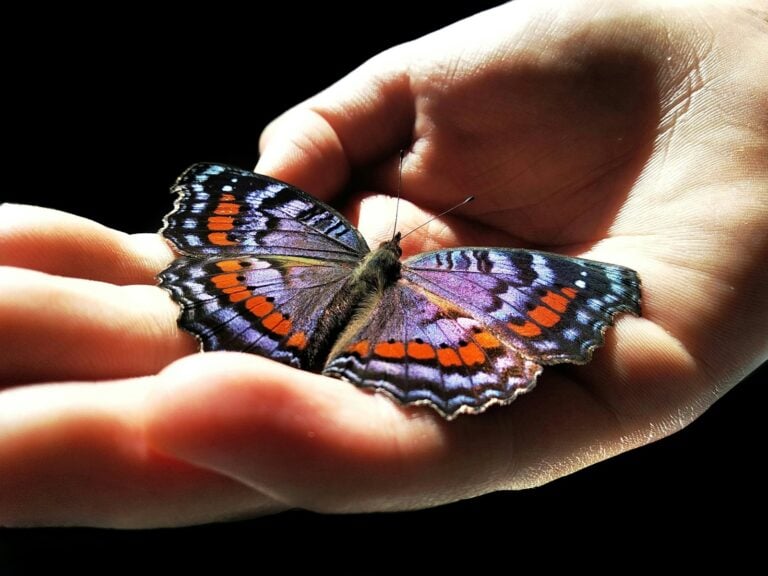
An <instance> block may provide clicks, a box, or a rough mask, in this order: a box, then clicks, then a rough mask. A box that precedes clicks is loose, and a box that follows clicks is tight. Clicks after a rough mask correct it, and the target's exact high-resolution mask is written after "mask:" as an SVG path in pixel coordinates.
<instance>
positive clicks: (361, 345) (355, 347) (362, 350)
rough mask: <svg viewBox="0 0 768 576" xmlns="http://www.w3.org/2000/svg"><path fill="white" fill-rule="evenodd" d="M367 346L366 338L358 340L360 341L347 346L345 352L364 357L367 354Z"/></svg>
mask: <svg viewBox="0 0 768 576" xmlns="http://www.w3.org/2000/svg"><path fill="white" fill-rule="evenodd" d="M369 348H370V346H369V344H368V340H360V342H355V343H354V344H350V345H349V346H347V352H352V353H354V354H357V355H358V356H360V357H361V358H364V357H365V356H368V350H369Z"/></svg>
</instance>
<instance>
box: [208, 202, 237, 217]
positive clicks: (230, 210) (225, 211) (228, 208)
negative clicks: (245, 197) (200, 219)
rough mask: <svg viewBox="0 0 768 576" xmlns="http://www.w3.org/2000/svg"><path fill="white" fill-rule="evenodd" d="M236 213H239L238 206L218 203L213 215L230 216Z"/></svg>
mask: <svg viewBox="0 0 768 576" xmlns="http://www.w3.org/2000/svg"><path fill="white" fill-rule="evenodd" d="M238 212H240V205H239V204H232V203H230V202H219V205H218V206H216V209H215V210H214V211H213V213H214V214H219V215H220V216H232V215H233V214H237V213H238Z"/></svg>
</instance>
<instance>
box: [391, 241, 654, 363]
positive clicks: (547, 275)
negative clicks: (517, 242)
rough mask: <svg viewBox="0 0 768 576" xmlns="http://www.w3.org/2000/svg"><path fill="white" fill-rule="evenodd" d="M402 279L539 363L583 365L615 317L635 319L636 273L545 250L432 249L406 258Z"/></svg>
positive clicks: (638, 303) (637, 280) (638, 287)
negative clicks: (456, 308) (622, 314)
mask: <svg viewBox="0 0 768 576" xmlns="http://www.w3.org/2000/svg"><path fill="white" fill-rule="evenodd" d="M403 277H404V278H406V279H408V280H410V281H411V282H414V283H416V284H418V285H419V286H420V287H421V288H423V289H424V290H426V291H428V292H430V293H431V294H433V295H435V297H437V298H441V299H444V300H447V301H451V302H455V303H457V305H459V306H460V307H461V308H462V310H464V311H465V312H467V313H468V314H470V315H472V316H473V317H475V318H477V319H478V320H480V321H482V322H483V324H484V325H486V326H487V327H488V328H489V329H491V330H492V331H493V332H494V333H495V334H498V335H499V336H500V337H501V338H502V339H503V340H504V341H505V342H508V343H509V344H510V345H512V346H514V347H515V348H517V349H518V350H520V351H521V352H522V353H523V354H525V355H526V356H527V357H529V358H532V359H535V360H536V361H537V362H541V363H543V364H556V363H559V362H573V363H576V364H583V363H585V362H588V361H589V359H590V356H591V353H592V350H593V349H594V348H596V347H598V346H600V345H602V343H603V333H604V332H605V329H606V328H607V327H608V326H609V325H610V324H612V322H613V318H614V316H615V315H616V314H618V313H620V312H630V313H632V314H634V315H636V316H639V315H640V279H639V278H638V276H637V273H636V272H635V271H634V270H630V269H629V268H625V267H623V266H618V265H615V264H606V263H603V262H596V261H594V260H587V259H583V258H571V257H568V256H562V255H559V254H551V253H548V252H537V251H532V250H514V249H504V248H456V249H450V250H437V251H434V252H426V253H424V254H418V255H416V256H414V257H412V258H409V259H408V260H407V261H405V262H404V263H403Z"/></svg>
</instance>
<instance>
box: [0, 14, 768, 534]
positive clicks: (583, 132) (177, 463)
mask: <svg viewBox="0 0 768 576" xmlns="http://www.w3.org/2000/svg"><path fill="white" fill-rule="evenodd" d="M403 147H405V148H407V149H408V152H407V155H406V159H405V163H404V167H403V174H402V178H403V189H404V191H405V196H406V197H407V200H404V201H403V202H402V203H401V206H400V225H399V229H400V230H409V229H410V228H412V227H413V226H415V225H416V224H420V223H422V222H423V221H424V220H425V218H426V216H427V215H428V214H430V213H434V212H437V211H439V210H440V209H443V208H445V207H448V206H450V205H452V204H455V203H458V202H460V201H461V200H462V199H463V198H464V197H466V196H467V194H468V193H471V194H474V195H475V196H477V197H478V200H479V201H477V202H475V203H473V204H471V205H468V206H466V207H464V208H462V209H461V211H460V212H461V217H459V216H457V215H454V216H453V217H446V218H443V219H441V220H439V221H436V222H433V223H431V224H430V225H429V226H427V227H425V228H422V229H421V230H420V231H418V232H417V233H415V234H413V235H411V236H409V237H408V238H407V239H406V240H405V241H404V242H403V249H404V255H405V256H407V255H409V254H412V253H414V252H418V251H422V250H429V249H434V248H438V247H441V246H458V245H465V244H468V245H501V246H530V247H537V248H543V249H548V250H553V251H557V252H561V253H567V254H573V255H580V256H585V257H588V258H594V259H597V260H603V261H607V262H614V263H618V264H622V265H625V266H629V267H631V268H634V269H636V270H637V271H638V272H639V273H640V276H641V278H642V281H643V317H642V318H634V317H631V316H622V317H621V318H620V319H619V320H618V322H617V323H616V326H615V328H614V329H612V330H610V331H609V332H608V333H607V335H606V345H605V347H604V348H602V349H600V350H599V351H598V352H597V353H596V354H595V357H594V359H593V361H592V362H591V363H590V364H588V365H585V366H561V367H558V368H554V369H553V368H549V369H546V370H545V371H544V374H543V376H542V377H541V379H540V381H539V385H538V387H537V388H536V390H535V391H534V392H533V393H531V394H529V395H527V396H526V397H524V398H521V399H519V400H518V401H516V402H515V403H514V404H513V405H511V406H509V407H506V408H494V409H491V410H489V411H488V412H487V413H486V414H484V415H482V416H476V417H468V416H464V417H460V418H458V419H457V420H456V421H454V422H451V423H446V422H445V421H443V420H442V419H441V418H440V417H439V416H437V415H436V414H435V413H434V412H432V411H430V410H428V409H424V408H411V409H402V408H399V407H398V406H396V405H395V404H394V403H392V402H391V401H389V400H388V399H386V398H383V397H381V396H380V395H374V394H368V393H365V392H361V391H359V390H357V389H355V388H354V387H352V386H350V385H349V384H347V383H345V382H341V381H337V380H333V379H329V378H324V377H322V376H318V375H316V374H311V373H305V372H300V371H296V370H293V369H290V368H288V367H285V366H282V365H279V364H276V363H274V362H271V361H269V360H266V359H264V358H260V357H255V356H248V355H240V354H234V353H223V352H222V353H210V354H202V355H201V354H194V352H195V350H196V343H195V341H194V339H193V338H192V337H191V336H189V335H188V334H186V333H183V332H181V331H179V330H178V329H177V327H176V316H177V314H178V307H177V306H176V305H175V304H174V303H173V302H172V301H171V300H170V298H169V297H168V295H167V294H166V293H165V292H163V291H162V290H161V289H160V288H158V287H156V285H155V284H156V280H155V276H156V274H157V273H158V272H159V271H160V270H162V269H163V268H164V267H165V266H166V265H167V264H168V263H169V262H170V261H171V260H172V259H173V257H174V256H173V253H172V250H171V249H170V247H169V246H168V245H167V244H166V243H165V242H164V241H163V240H162V238H161V237H160V236H158V235H135V236H128V235H125V234H123V233H121V232H118V231H115V230H111V229H108V228H105V227H103V226H100V225H99V224H97V223H95V222H92V221H89V220H85V219H83V218H80V217H77V216H73V215H69V214H65V213H61V212H56V211H52V210H47V209H44V208H35V207H29V206H17V205H8V204H5V205H2V206H0V266H2V268H0V384H1V385H2V391H0V470H1V471H2V472H1V473H0V524H3V525H15V526H18V525H91V526H115V527H151V526H176V525H184V524H191V523H198V522H208V521H213V520H222V519H230V518H238V517H244V516H252V515H258V514H266V513H272V512H276V511H279V510H284V509H287V508H291V507H305V508H309V509H313V510H319V511H334V512H359V511H371V510H402V509H411V508H422V507H428V506H433V505H436V504H439V503H443V502H449V501H453V500H457V499H462V498H467V497H470V496H473V495H477V494H482V493H486V492H489V491H493V490H499V489H517V488H525V487H531V486H537V485H540V484H543V483H546V482H548V481H551V480H553V479H555V478H558V477H560V476H563V475H566V474H569V473H571V472H574V471H576V470H579V469H581V468H583V467H585V466H588V465H590V464H593V463H595V462H597V461H600V460H603V459H605V458H608V457H610V456H612V455H614V454H617V453H620V452H623V451H626V450H629V449H632V448H634V447H636V446H640V445H643V444H646V443H649V442H652V441H654V440H656V439H658V438H661V437H663V436H665V435H667V434H670V433H672V432H674V431H676V430H679V429H680V428H682V427H684V426H685V425H687V424H688V423H690V422H691V421H692V420H694V419H695V418H696V417H697V416H698V415H699V414H701V413H702V412H703V411H704V410H706V409H707V407H709V406H710V405H711V404H712V403H713V402H714V401H716V400H717V398H719V397H720V396H721V395H722V394H724V393H725V392H726V391H728V390H729V389H730V388H731V387H733V386H734V385H735V384H736V383H737V382H738V381H739V380H740V379H741V378H742V377H743V376H745V375H746V374H748V373H749V372H750V371H751V370H753V369H754V368H755V367H757V366H758V365H759V364H760V363H762V362H764V361H765V360H766V359H767V358H768V349H767V347H766V342H765V338H764V335H765V326H766V325H768V293H767V292H766V291H765V286H766V285H768V272H767V271H766V270H767V269H766V266H765V262H766V261H767V260H768V235H766V234H765V230H766V229H768V164H767V163H766V162H765V158H768V10H766V8H765V5H764V2H759V1H755V2H748V1H739V2H720V3H717V2H713V3H707V2H701V1H680V2H675V3H670V2H652V1H643V2H637V1H636V0H633V1H604V2H594V1H592V0H590V1H586V0H584V1H573V2H542V1H538V0H537V1H526V0H518V1H517V2H514V3H512V4H510V5H505V6H502V7H499V8H496V9H494V10H493V11H489V12H487V13H483V14H479V15H477V16H475V17H473V18H471V19H468V20H465V21H462V22H460V23H457V24H456V25H454V26H451V27H449V28H446V29H443V30H441V31H439V32H437V33H435V34H432V35H429V36H426V37H424V38H421V39H419V40H416V41H414V42H411V43H408V44H405V45H402V46H398V47H395V48H393V49H391V50H389V51H387V52H384V53H382V54H380V55H379V56H377V57H375V58H374V59H372V60H370V61H369V62H367V63H365V64H364V65H363V66H361V67H360V68H359V69H357V70H356V71H354V72H353V73H351V74H350V75H349V76H347V77H346V78H344V79H342V80H341V81H339V82H338V83H337V84H335V85H333V86H331V87H330V88H328V89H327V90H325V91H324V92H322V93H320V94H318V95H316V96H315V97H313V98H311V99H310V100H308V101H306V102H304V103H302V104H300V105H298V106H296V107H295V108H293V109H291V110H289V111H288V112H286V113H285V114H284V115H282V116H280V117H279V118H278V119H276V120H275V121H274V122H273V123H272V124H270V125H269V126H268V127H267V128H266V130H265V131H264V133H263V135H262V139H261V150H262V156H261V159H260V161H259V164H258V166H257V171H259V172H262V173H267V174H270V175H273V176H275V177H277V178H281V179H283V180H287V181H289V182H291V183H293V184H296V185H298V186H300V187H302V188H304V189H306V190H307V191H309V192H311V193H313V194H315V195H317V196H318V197H320V198H322V199H324V200H326V201H331V202H334V201H336V202H338V200H339V198H338V192H339V190H341V189H343V188H345V187H350V182H352V183H354V185H353V186H351V187H352V188H353V189H354V190H372V191H384V192H391V191H393V190H395V189H396V174H397V170H396V163H397V158H398V151H399V150H400V149H401V148H403ZM417 207H418V208H417ZM347 208H348V213H349V214H350V215H352V216H356V220H357V222H358V223H359V227H360V229H361V231H362V232H363V233H364V234H365V235H366V236H367V237H368V238H369V240H370V243H371V244H372V245H375V244H376V243H377V242H376V241H377V240H380V239H382V238H385V237H386V236H387V235H389V234H391V222H390V221H389V219H385V218H382V217H381V214H391V213H393V212H394V210H393V208H394V206H393V201H392V200H391V198H389V197H388V196H376V195H358V196H354V197H353V200H352V201H350V202H349V203H348V206H347ZM99 263H103V265H100V264H99ZM19 286H24V287H25V289H24V290H19V289H18V287H19ZM41 301H44V302H46V306H45V307H41V306H40V305H39V303H40V302H41Z"/></svg>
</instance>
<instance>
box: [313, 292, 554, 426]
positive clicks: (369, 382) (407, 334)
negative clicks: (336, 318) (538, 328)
mask: <svg viewBox="0 0 768 576" xmlns="http://www.w3.org/2000/svg"><path fill="white" fill-rule="evenodd" d="M371 304H372V307H371V308H370V309H369V310H368V313H364V314H362V315H360V316H359V317H358V318H357V320H356V321H355V322H353V323H352V324H350V326H349V328H348V329H347V330H346V331H345V332H344V333H343V334H342V336H341V338H340V339H339V341H338V342H337V344H336V346H335V347H334V349H333V350H332V351H331V354H330V357H329V360H328V363H327V364H326V366H325V368H324V369H323V374H326V375H328V376H334V377H336V378H342V379H344V380H347V381H349V382H351V383H353V384H355V385H357V386H360V387H363V388H372V389H375V390H378V391H382V392H385V393H386V394H388V395H389V396H392V397H393V398H395V399H396V400H398V401H399V402H401V403H402V404H426V405H429V406H431V407H432V408H434V409H436V410H437V411H438V412H439V413H440V414H442V415H443V416H445V417H446V418H448V419H452V418H454V417H456V416H457V415H459V414H462V413H474V412H482V411H483V410H484V409H485V408H486V407H488V406H490V405H491V404H497V403H501V404H506V403H509V402H511V401H512V400H513V399H514V398H515V397H516V396H517V395H518V394H520V393H522V392H525V391H526V390H528V389H529V388H531V387H532V386H533V384H534V383H535V381H536V377H537V376H538V374H539V372H541V366H540V365H539V364H537V363H536V362H534V361H532V360H530V359H528V358H526V357H525V356H523V355H521V354H520V353H519V352H518V351H517V350H515V349H514V348H512V347H510V346H505V345H504V343H503V342H502V341H501V340H500V339H499V338H497V337H496V336H494V334H493V333H492V332H490V331H489V330H487V329H486V328H485V327H484V326H483V325H482V323H481V322H478V321H477V320H476V319H475V318H473V317H472V316H471V315H469V314H467V313H466V312H464V311H462V310H461V309H460V308H459V307H458V306H454V305H453V304H452V303H450V302H447V301H443V300H441V299H439V298H435V297H434V295H433V294H430V293H428V292H426V291H424V290H422V289H421V288H420V287H419V286H418V285H415V284H413V283H411V282H409V281H407V280H406V281H400V282H399V283H397V284H395V285H393V286H390V287H389V288H388V289H386V290H384V292H383V293H382V294H381V295H380V296H379V298H378V299H377V300H376V301H375V302H372V303H371Z"/></svg>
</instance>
